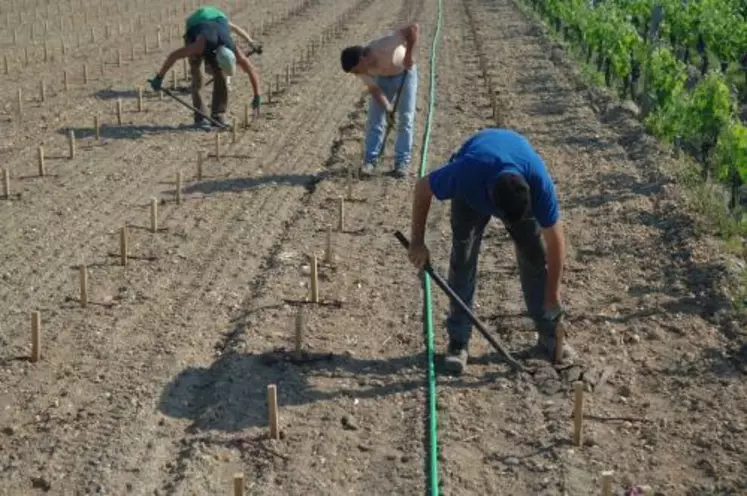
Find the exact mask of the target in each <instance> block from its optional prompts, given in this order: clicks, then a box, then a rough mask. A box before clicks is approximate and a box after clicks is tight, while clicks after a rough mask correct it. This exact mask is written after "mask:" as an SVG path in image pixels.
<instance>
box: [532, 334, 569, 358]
mask: <svg viewBox="0 0 747 496" xmlns="http://www.w3.org/2000/svg"><path fill="white" fill-rule="evenodd" d="M537 349H538V350H539V351H540V353H541V354H542V356H544V357H547V358H548V359H549V360H550V361H551V362H552V361H553V360H554V358H555V356H554V355H555V335H554V334H547V333H540V334H539V335H538V336H537ZM576 358H578V354H577V353H576V350H574V349H573V347H572V346H571V345H569V344H568V342H567V341H566V340H565V339H564V340H563V349H562V351H561V354H560V359H561V360H562V361H566V360H571V361H572V360H575V359H576Z"/></svg>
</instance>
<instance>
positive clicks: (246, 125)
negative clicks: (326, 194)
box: [5, 71, 249, 129]
mask: <svg viewBox="0 0 747 496" xmlns="http://www.w3.org/2000/svg"><path fill="white" fill-rule="evenodd" d="M5 73H6V74H7V73H8V72H7V71H6V72H5ZM244 128H245V129H248V128H249V104H248V103H246V104H244Z"/></svg>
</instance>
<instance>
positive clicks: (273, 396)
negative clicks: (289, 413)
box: [267, 384, 280, 439]
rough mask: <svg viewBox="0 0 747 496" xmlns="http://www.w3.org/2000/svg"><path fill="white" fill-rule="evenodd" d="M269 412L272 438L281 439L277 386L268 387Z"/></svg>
mask: <svg viewBox="0 0 747 496" xmlns="http://www.w3.org/2000/svg"><path fill="white" fill-rule="evenodd" d="M267 411H268V414H269V420H270V437H271V438H272V439H280V425H279V424H280V422H279V421H278V391H277V386H275V384H270V385H268V386H267Z"/></svg>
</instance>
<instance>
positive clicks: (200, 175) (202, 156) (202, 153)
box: [197, 150, 205, 181]
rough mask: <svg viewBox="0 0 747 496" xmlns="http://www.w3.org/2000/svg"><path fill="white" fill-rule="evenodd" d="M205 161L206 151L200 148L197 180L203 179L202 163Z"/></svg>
mask: <svg viewBox="0 0 747 496" xmlns="http://www.w3.org/2000/svg"><path fill="white" fill-rule="evenodd" d="M204 161H205V152H204V151H202V150H200V151H198V152H197V180H198V181H202V164H203V162H204Z"/></svg>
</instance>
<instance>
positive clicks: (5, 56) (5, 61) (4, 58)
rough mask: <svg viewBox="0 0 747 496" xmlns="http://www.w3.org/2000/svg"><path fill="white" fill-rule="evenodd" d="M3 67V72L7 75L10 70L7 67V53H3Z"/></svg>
mask: <svg viewBox="0 0 747 496" xmlns="http://www.w3.org/2000/svg"><path fill="white" fill-rule="evenodd" d="M3 69H4V72H5V75H6V76H7V75H8V73H9V72H10V68H9V67H8V56H7V55H3Z"/></svg>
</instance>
